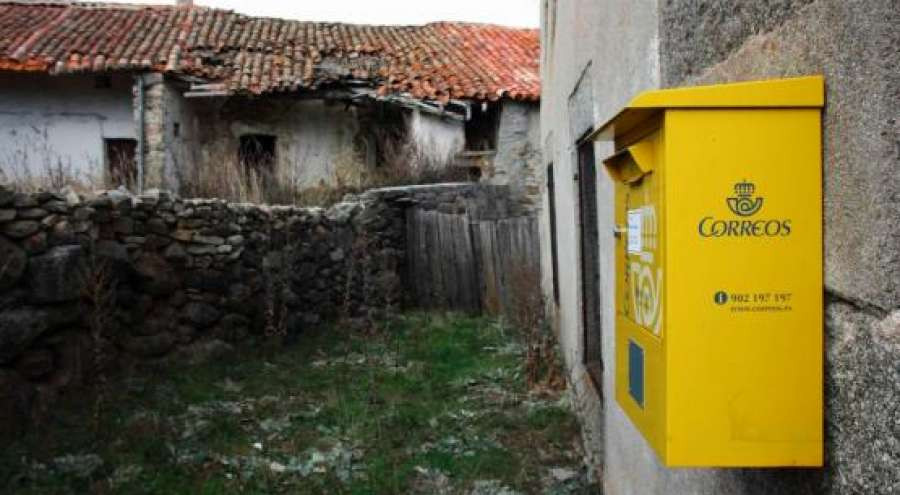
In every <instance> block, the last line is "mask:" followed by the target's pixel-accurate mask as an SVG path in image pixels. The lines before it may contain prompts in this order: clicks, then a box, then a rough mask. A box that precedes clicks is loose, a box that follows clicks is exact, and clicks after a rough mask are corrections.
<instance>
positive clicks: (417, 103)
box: [352, 88, 472, 122]
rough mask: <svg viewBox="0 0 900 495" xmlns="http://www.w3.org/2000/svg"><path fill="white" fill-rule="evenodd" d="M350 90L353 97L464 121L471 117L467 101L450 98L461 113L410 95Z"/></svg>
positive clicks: (357, 89)
mask: <svg viewBox="0 0 900 495" xmlns="http://www.w3.org/2000/svg"><path fill="white" fill-rule="evenodd" d="M352 91H353V92H354V93H355V94H356V95H357V96H356V98H354V99H359V98H369V99H372V100H375V101H383V102H385V103H392V104H394V105H399V106H401V107H405V108H409V109H412V110H420V111H423V112H425V113H430V114H432V115H438V116H440V117H447V118H450V119H453V120H459V121H461V122H465V121H467V120H469V119H470V118H471V115H472V114H471V109H470V107H469V105H468V103H466V102H464V101H459V100H452V101H451V103H452V104H454V105H455V106H462V107H463V110H464V112H463V113H462V114H460V113H457V112H455V111H452V110H448V108H447V106H445V105H440V104H432V103H429V102H427V101H423V100H418V99H415V98H413V97H411V96H404V95H396V94H394V95H386V96H381V95H379V94H378V93H377V92H376V91H375V90H372V89H362V88H353V89H352Z"/></svg>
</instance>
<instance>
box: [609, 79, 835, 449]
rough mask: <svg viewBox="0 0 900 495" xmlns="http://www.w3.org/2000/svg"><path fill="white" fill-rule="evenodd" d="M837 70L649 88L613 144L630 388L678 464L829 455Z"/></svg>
mask: <svg viewBox="0 0 900 495" xmlns="http://www.w3.org/2000/svg"><path fill="white" fill-rule="evenodd" d="M823 102H824V81H823V79H822V78H821V77H806V78H797V79H785V80H776V81H760V82H749V83H739V84H725V85H717V86H706V87H693V88H681V89H671V90H661V91H650V92H647V93H643V94H641V95H640V96H638V97H637V98H635V99H634V100H632V101H631V103H629V105H628V106H627V107H626V108H625V109H624V110H622V111H621V112H620V113H619V114H618V115H617V116H616V117H615V118H613V119H612V120H611V121H610V122H609V123H607V124H605V125H604V126H603V127H602V128H600V129H599V130H598V132H597V133H596V135H595V138H597V139H609V140H613V141H614V142H615V150H616V152H615V154H614V155H613V156H611V157H609V158H607V159H606V160H605V164H606V166H607V169H608V171H609V173H610V174H611V176H612V177H613V178H614V180H615V182H616V193H615V221H616V225H617V228H616V232H615V235H616V237H617V240H616V262H615V266H616V274H615V277H616V296H615V297H616V366H615V369H616V377H615V379H616V399H617V402H618V403H619V404H620V405H621V407H622V408H623V409H624V410H625V412H626V413H627V414H628V417H629V418H631V420H632V421H633V422H634V424H635V425H636V426H637V428H638V429H639V430H640V431H641V433H642V434H643V435H644V437H645V438H646V439H647V441H648V442H649V443H650V445H651V446H652V447H653V449H654V450H655V451H656V453H657V454H658V455H659V457H660V459H661V460H662V462H663V463H664V464H665V465H667V466H821V465H822V435H823V432H822V430H823V426H822V395H823V390H822V372H823V371H822V366H823V355H822V353H823V350H822V338H823V336H822V335H823V334H822V297H823V296H822V293H823V288H822V178H821V172H822V170H821V169H822V167H821V153H822V151H821V130H820V125H821V124H820V118H821V107H822V105H823Z"/></svg>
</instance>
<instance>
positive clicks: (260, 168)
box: [238, 134, 275, 177]
mask: <svg viewBox="0 0 900 495" xmlns="http://www.w3.org/2000/svg"><path fill="white" fill-rule="evenodd" d="M238 160H239V161H240V163H241V168H242V169H243V170H244V173H246V174H248V175H255V176H256V177H267V176H269V175H271V174H272V173H273V172H274V171H275V136H270V135H268V134H246V135H243V136H241V142H240V148H239V149H238Z"/></svg>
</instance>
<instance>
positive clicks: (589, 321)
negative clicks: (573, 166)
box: [578, 141, 603, 390]
mask: <svg viewBox="0 0 900 495" xmlns="http://www.w3.org/2000/svg"><path fill="white" fill-rule="evenodd" d="M578 199H579V201H578V212H579V233H580V238H581V239H580V242H581V297H582V304H581V310H582V323H583V329H584V358H583V362H584V365H585V367H586V368H587V370H588V374H589V375H590V376H591V379H592V380H593V381H594V386H595V387H597V389H598V390H600V387H601V384H602V383H603V382H602V376H601V373H602V369H603V366H602V362H603V359H602V355H601V354H600V353H601V348H600V343H601V339H602V335H601V331H602V328H601V322H602V320H601V315H600V247H599V228H598V224H597V170H596V164H595V163H594V143H593V142H592V141H586V142H584V143H581V144H579V145H578Z"/></svg>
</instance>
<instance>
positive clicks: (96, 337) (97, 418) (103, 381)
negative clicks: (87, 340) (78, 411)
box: [81, 249, 116, 432]
mask: <svg viewBox="0 0 900 495" xmlns="http://www.w3.org/2000/svg"><path fill="white" fill-rule="evenodd" d="M81 296H82V302H83V304H84V314H85V315H86V320H87V325H88V329H89V335H90V337H91V348H92V357H93V363H92V364H93V373H92V378H93V383H94V386H95V398H94V407H93V417H92V425H93V427H94V430H95V431H96V432H99V431H100V426H101V416H102V414H103V406H104V400H105V398H106V389H107V376H106V372H105V370H106V365H107V361H108V360H109V357H110V356H108V355H107V352H106V350H107V349H108V348H109V345H110V342H111V338H112V337H114V336H115V334H116V330H115V329H116V323H115V317H114V315H115V307H116V281H115V278H114V277H113V276H112V273H111V269H110V266H109V264H108V263H107V262H105V261H103V260H101V259H99V258H98V257H97V256H96V255H95V254H94V249H89V254H88V256H87V258H86V261H85V263H84V266H83V267H82V269H81Z"/></svg>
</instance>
